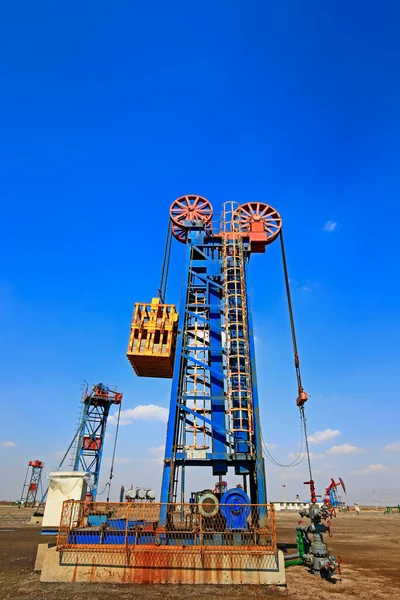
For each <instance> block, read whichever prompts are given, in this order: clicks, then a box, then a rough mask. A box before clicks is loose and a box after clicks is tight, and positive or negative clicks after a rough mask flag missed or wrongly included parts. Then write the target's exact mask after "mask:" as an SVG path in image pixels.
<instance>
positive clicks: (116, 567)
mask: <svg viewBox="0 0 400 600" xmlns="http://www.w3.org/2000/svg"><path fill="white" fill-rule="evenodd" d="M43 546H45V548H44V549H43V548H42V547H43ZM39 554H40V557H39ZM153 558H154V557H153ZM36 564H37V565H40V566H41V571H42V573H41V577H40V581H44V582H94V583H189V584H196V583H197V584H259V585H285V584H286V576H285V561H284V556H283V553H282V552H281V551H278V553H277V554H276V555H273V554H251V555H250V554H247V553H243V554H241V555H237V554H236V555H234V554H229V553H226V554H225V553H202V552H201V550H200V549H199V551H198V552H193V550H191V551H190V552H184V553H181V554H179V555H178V554H174V553H170V552H164V553H163V552H160V553H159V554H158V555H157V560H156V564H155V565H154V566H149V565H148V556H147V557H146V555H145V553H143V552H139V553H131V552H129V550H127V551H126V552H117V553H110V552H98V551H95V552H90V550H86V551H84V552H81V551H78V552H75V551H68V550H64V551H62V552H57V551H56V549H55V548H54V547H53V548H49V547H48V545H47V544H40V546H39V549H38V557H37V563H36ZM249 564H251V568H248V565H249ZM35 568H36V565H35ZM38 569H39V567H38Z"/></svg>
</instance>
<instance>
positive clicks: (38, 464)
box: [20, 460, 44, 506]
mask: <svg viewBox="0 0 400 600" xmlns="http://www.w3.org/2000/svg"><path fill="white" fill-rule="evenodd" d="M43 467H44V463H43V462H42V461H40V460H30V461H29V464H28V468H27V470H26V475H25V481H24V485H23V486H22V493H21V500H20V504H21V505H23V506H34V505H35V502H36V496H37V493H38V491H39V487H40V493H41V494H42V493H43V492H42V470H43Z"/></svg>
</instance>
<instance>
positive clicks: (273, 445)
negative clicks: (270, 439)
mask: <svg viewBox="0 0 400 600" xmlns="http://www.w3.org/2000/svg"><path fill="white" fill-rule="evenodd" d="M263 446H265V448H268V450H272V449H274V448H277V447H278V446H277V445H276V444H267V443H266V442H264V444H263Z"/></svg>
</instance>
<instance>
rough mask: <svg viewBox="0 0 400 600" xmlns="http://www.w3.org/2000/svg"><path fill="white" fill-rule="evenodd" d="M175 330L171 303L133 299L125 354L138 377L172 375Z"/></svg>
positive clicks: (176, 314) (167, 376)
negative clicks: (134, 300) (144, 301)
mask: <svg viewBox="0 0 400 600" xmlns="http://www.w3.org/2000/svg"><path fill="white" fill-rule="evenodd" d="M177 329H178V313H177V312H176V306H175V305H174V304H161V303H160V300H159V298H153V299H152V301H151V303H147V304H144V303H143V302H137V303H136V304H135V307H134V310H133V317H132V325H131V335H130V337H129V345H128V352H127V354H126V355H127V357H128V359H129V362H130V363H131V365H132V367H133V369H134V371H135V373H136V375H138V376H139V377H163V378H169V379H171V378H172V375H173V370H174V356H175V345H176V336H177Z"/></svg>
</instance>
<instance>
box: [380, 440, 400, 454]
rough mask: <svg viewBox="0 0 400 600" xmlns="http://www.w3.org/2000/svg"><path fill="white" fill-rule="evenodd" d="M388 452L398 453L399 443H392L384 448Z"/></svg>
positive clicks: (399, 450) (399, 449)
mask: <svg viewBox="0 0 400 600" xmlns="http://www.w3.org/2000/svg"><path fill="white" fill-rule="evenodd" d="M384 450H387V451H388V452H400V442H392V443H391V444H388V445H387V446H385V447H384Z"/></svg>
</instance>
